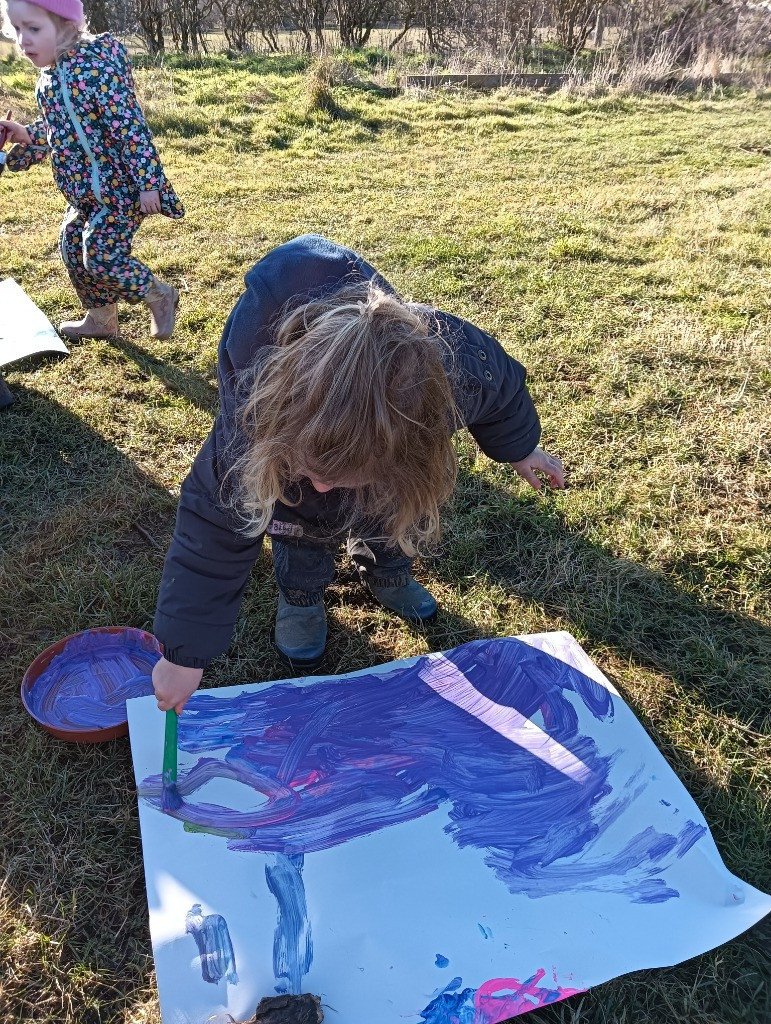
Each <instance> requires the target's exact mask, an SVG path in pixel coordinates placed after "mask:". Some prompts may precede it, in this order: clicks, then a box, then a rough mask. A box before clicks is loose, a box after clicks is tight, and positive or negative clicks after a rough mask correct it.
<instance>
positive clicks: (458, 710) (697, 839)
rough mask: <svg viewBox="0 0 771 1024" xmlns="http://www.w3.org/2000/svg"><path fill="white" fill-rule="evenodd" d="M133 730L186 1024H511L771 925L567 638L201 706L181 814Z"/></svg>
mask: <svg viewBox="0 0 771 1024" xmlns="http://www.w3.org/2000/svg"><path fill="white" fill-rule="evenodd" d="M129 712H130V715H129V721H130V726H131V738H132V751H133V754H134V761H135V767H136V774H137V782H138V786H139V796H140V819H141V825H142V834H143V846H144V855H145V867H146V875H147V881H148V898H149V905H150V920H151V930H152V935H153V945H154V953H155V958H156V967H157V974H158V981H159V989H160V995H161V1008H162V1013H163V1015H164V1021H166V1020H169V1021H175V1022H179V1021H190V1022H191V1024H198V1022H203V1021H205V1020H215V1021H216V1020H217V1019H218V1017H217V1015H218V1014H220V1015H221V1017H220V1019H221V1020H222V1021H225V1020H228V1019H235V1020H246V1019H248V1018H249V1017H250V1016H253V1015H254V1010H255V1007H256V1005H257V1003H258V1002H259V1000H260V998H262V997H264V996H266V995H274V994H276V993H300V992H314V993H315V994H317V995H319V996H321V999H322V1004H323V1005H326V1006H327V1007H328V1008H329V1010H330V1014H331V1013H332V1011H334V1015H333V1019H335V1020H337V1021H338V1022H339V1024H360V1022H361V1020H362V1019H365V1018H364V1017H363V1016H362V1013H363V1008H364V1007H366V1011H367V1012H366V1019H367V1021H368V1024H390V1022H394V1024H396V1022H397V1021H405V1020H406V1021H414V1022H415V1024H420V1022H426V1024H445V1022H446V1024H498V1022H500V1021H504V1020H508V1019H509V1018H511V1017H516V1016H518V1015H521V1014H523V1013H526V1012H528V1011H529V1010H532V1009H535V1008H537V1007H539V1006H543V1005H545V1004H547V1003H551V1002H556V1001H558V1000H560V999H564V998H566V997H568V996H570V995H573V994H575V993H578V992H581V991H583V990H585V989H586V988H588V987H590V986H591V985H594V984H597V983H599V982H601V981H603V980H607V979H608V978H610V977H614V976H616V975H618V974H622V973H625V972H626V971H630V970H634V969H637V968H641V967H649V966H661V965H664V964H668V963H675V962H677V961H679V960H682V959H685V958H686V957H689V956H692V955H695V954H696V953H698V952H701V951H703V950H705V949H708V948H711V947H712V946H714V945H716V944H718V943H720V942H722V941H725V940H726V939H728V938H730V937H731V936H733V935H735V934H737V933H738V932H740V931H742V930H743V929H745V928H746V927H748V926H749V925H750V924H752V923H754V921H756V920H758V919H759V918H760V917H761V916H763V914H764V913H766V912H768V910H769V909H771V900H769V899H768V898H767V897H765V896H764V895H763V894H761V893H758V892H757V891H756V890H754V889H752V888H751V887H749V886H747V885H745V884H744V883H742V882H741V881H740V880H738V879H736V878H735V877H734V876H733V875H731V874H730V873H729V872H728V871H727V870H726V869H725V867H724V866H723V864H722V861H721V860H720V857H719V854H718V852H717V850H716V848H715V845H714V842H713V841H712V838H711V836H710V834H709V831H708V829H707V826H706V823H705V822H704V819H703V818H702V816H701V814H700V813H699V811H698V808H697V807H696V806H695V804H694V803H693V801H692V800H691V799H690V797H689V796H688V794H687V792H686V791H685V790H684V788H683V787H682V785H681V784H680V782H679V781H678V780H677V778H676V777H675V775H674V774H673V773H672V771H671V769H670V768H669V767H668V765H667V764H666V762H665V761H664V759H663V758H662V757H661V755H660V754H659V753H658V751H657V750H656V748H655V747H654V745H653V744H652V743H651V741H650V739H649V738H648V736H647V735H646V733H645V732H644V730H643V729H642V728H641V726H640V725H639V723H638V722H637V721H636V719H635V718H634V716H633V715H632V713H631V711H630V710H629V708H628V707H627V706H626V705H625V704H624V702H623V701H622V700H621V698H620V697H619V695H618V694H617V693H616V692H615V690H614V689H613V688H612V686H611V685H610V684H609V683H608V682H607V680H605V679H604V678H603V677H602V675H601V674H600V673H599V671H598V670H597V669H596V667H595V666H593V665H592V663H591V662H590V661H589V659H588V658H587V657H586V655H585V654H584V653H583V651H582V650H581V648H580V647H579V646H578V644H577V643H576V642H575V641H574V640H573V639H572V637H570V636H569V635H568V634H564V633H558V634H543V635H540V636H537V637H529V638H527V642H525V641H523V640H519V639H514V638H508V639H498V640H483V641H476V642H474V643H470V644H466V645H464V646H463V647H459V648H457V649H455V650H453V651H448V652H445V653H443V654H432V655H427V656H425V657H422V658H419V659H416V660H413V661H411V662H406V663H393V664H391V665H385V666H381V667H379V668H378V669H377V670H371V671H368V672H363V673H354V674H351V675H348V676H338V677H326V678H308V679H299V680H289V681H285V682H278V683H271V684H266V685H259V684H253V685H251V686H246V687H229V688H226V689H221V690H216V691H211V692H208V693H207V692H199V693H198V694H196V695H195V696H194V697H193V698H192V699H191V701H190V702H189V704H188V706H187V708H186V710H185V712H184V713H183V715H182V716H181V717H180V721H179V746H180V771H179V778H178V790H179V794H180V796H181V798H182V799H181V802H180V805H179V806H178V807H176V808H175V809H174V810H173V811H171V812H170V813H164V812H163V811H162V809H161V808H162V800H161V796H162V779H161V776H160V773H159V771H158V769H159V766H160V764H159V763H160V761H161V760H162V747H163V741H162V733H163V716H162V715H161V714H160V713H158V712H157V710H156V709H155V705H154V702H152V701H151V700H150V701H148V700H147V699H140V700H135V701H131V702H130V703H129ZM191 907H192V909H191ZM191 936H192V938H193V939H194V940H195V944H197V946H198V955H197V956H196V955H195V954H196V950H195V948H194V944H193V943H192V942H191ZM236 963H238V965H239V969H238V973H236ZM239 979H240V980H239ZM220 982H221V983H220Z"/></svg>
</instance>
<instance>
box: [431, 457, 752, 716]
mask: <svg viewBox="0 0 771 1024" xmlns="http://www.w3.org/2000/svg"><path fill="white" fill-rule="evenodd" d="M450 519H451V522H450V524H449V529H448V541H447V544H446V549H447V553H446V556H445V557H443V558H441V559H437V560H436V561H435V562H434V563H432V571H433V572H434V573H435V574H436V575H437V576H438V577H439V578H440V579H443V580H444V581H445V582H447V583H452V584H453V585H456V584H457V583H458V582H459V581H463V580H468V579H469V577H477V578H478V577H484V578H486V579H487V580H488V581H489V582H491V583H494V584H498V585H499V586H501V587H502V588H503V589H504V590H507V591H510V592H513V593H514V594H516V595H517V596H518V597H520V598H524V599H526V600H530V601H533V602H536V603H537V604H539V605H540V606H542V607H543V608H544V609H546V610H547V611H549V612H552V613H554V614H556V615H557V616H559V617H560V619H562V620H563V621H565V620H568V628H570V624H571V623H572V624H573V626H574V627H575V628H576V629H577V630H578V632H579V633H580V634H581V635H583V636H587V637H589V639H590V641H591V643H592V644H593V645H594V646H596V647H600V648H602V647H606V648H610V649H612V650H614V651H615V652H617V654H618V655H619V656H620V657H621V658H622V659H624V660H629V659H630V658H631V659H635V660H637V661H639V662H640V663H641V664H642V665H644V666H647V667H649V668H652V669H654V670H655V671H657V672H661V673H664V674H666V675H667V676H670V677H671V678H672V679H673V680H674V681H675V682H676V683H679V684H680V685H681V686H682V687H683V689H684V690H685V691H688V692H691V693H693V694H694V695H695V696H697V697H698V699H699V700H700V701H702V702H703V703H704V705H705V706H706V707H708V708H710V709H712V710H713V711H715V712H723V713H727V714H730V715H733V716H735V717H736V718H737V719H738V720H739V721H741V722H742V723H744V725H746V726H747V727H748V728H750V729H753V730H756V731H759V732H769V731H771V730H770V729H769V726H770V725H771V718H770V710H769V697H770V696H771V629H769V627H767V626H765V625H764V624H763V623H761V622H760V621H758V620H757V619H754V618H752V617H750V616H748V615H742V614H740V613H738V612H735V611H729V610H726V609H724V608H721V607H719V606H718V605H715V604H711V603H709V602H708V601H705V600H703V599H701V598H700V597H699V596H698V594H695V593H691V592H688V591H686V590H684V589H681V588H680V587H678V586H677V585H676V584H675V583H673V582H672V581H671V580H669V579H668V578H667V577H665V576H663V575H662V574H660V573H657V572H654V571H652V570H650V569H647V568H646V567H645V566H643V565H640V564H638V563H636V562H632V561H629V560H628V559H624V558H618V557H616V556H614V555H613V554H612V553H611V552H609V551H607V550H606V549H604V548H602V547H600V546H598V545H596V544H593V543H591V542H590V541H587V540H586V539H585V538H583V537H581V536H580V535H579V534H577V533H575V532H574V531H572V530H570V529H569V528H568V527H567V526H565V524H564V523H563V521H562V519H561V517H560V515H559V513H558V511H557V510H556V509H555V507H554V505H553V504H552V503H551V502H550V500H549V496H548V495H543V496H538V495H535V494H533V495H532V496H528V497H527V498H516V497H513V496H512V495H510V494H508V493H507V492H505V491H502V490H499V489H497V488H495V487H494V486H491V485H489V484H487V483H485V482H484V481H482V480H480V478H479V477H478V476H475V475H472V474H469V473H467V472H461V474H460V477H459V484H458V489H457V492H456V499H455V504H454V511H453V514H452V516H451V517H450ZM716 557H717V556H716ZM688 573H689V575H690V578H691V580H694V567H693V566H692V565H689V566H688ZM471 585H473V582H472V584H471Z"/></svg>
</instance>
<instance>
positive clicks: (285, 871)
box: [265, 854, 313, 996]
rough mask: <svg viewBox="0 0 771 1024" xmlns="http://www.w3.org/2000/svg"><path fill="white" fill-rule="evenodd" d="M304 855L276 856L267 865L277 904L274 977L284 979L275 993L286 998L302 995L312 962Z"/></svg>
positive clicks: (267, 872)
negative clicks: (304, 977)
mask: <svg viewBox="0 0 771 1024" xmlns="http://www.w3.org/2000/svg"><path fill="white" fill-rule="evenodd" d="M304 860H305V858H304V857H303V856H302V854H299V855H294V856H290V857H285V856H283V855H282V854H276V855H275V857H273V858H272V861H273V862H272V863H271V864H266V865H265V878H266V880H267V882H268V888H269V889H270V891H271V892H272V893H273V895H274V896H275V897H276V902H277V903H278V924H277V925H276V932H275V935H274V938H273V973H274V975H275V977H276V978H283V979H285V980H284V982H283V983H279V984H277V985H276V991H277V992H280V993H282V994H283V993H286V994H287V995H293V996H294V995H300V994H301V993H302V979H303V976H304V975H306V974H307V973H308V971H309V970H310V966H311V963H312V961H313V943H312V940H311V928H310V922H309V920H308V908H307V905H306V901H305V884H304V883H303V879H302V870H303V863H304Z"/></svg>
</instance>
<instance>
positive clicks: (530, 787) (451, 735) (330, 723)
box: [140, 639, 706, 962]
mask: <svg viewBox="0 0 771 1024" xmlns="http://www.w3.org/2000/svg"><path fill="white" fill-rule="evenodd" d="M446 657H447V658H448V659H449V660H450V661H451V662H453V663H454V664H455V666H456V667H457V669H458V671H459V672H462V673H463V675H464V676H465V677H466V679H467V680H469V681H470V682H471V683H472V684H473V685H474V686H475V687H476V688H477V689H478V690H479V691H480V692H481V693H483V694H484V695H485V696H486V697H488V698H489V699H490V700H492V701H495V702H496V703H498V704H502V705H504V706H507V707H511V708H514V709H515V710H516V711H518V712H519V713H520V714H522V715H524V716H526V717H527V718H533V717H535V716H539V721H541V720H542V721H543V723H544V728H545V730H546V731H547V732H548V734H549V735H550V736H551V737H552V738H553V739H555V740H556V741H557V742H558V743H559V744H561V745H562V746H563V747H564V748H565V749H566V750H568V751H570V753H571V754H572V755H574V756H575V757H576V758H578V759H580V761H582V762H583V763H584V764H585V765H586V766H587V767H588V769H589V771H590V774H589V777H588V778H587V780H586V781H583V782H580V783H579V782H577V781H575V780H574V779H572V778H570V777H568V776H566V775H565V774H563V773H562V772H560V771H558V770H556V769H555V768H554V767H552V766H551V765H550V764H547V763H544V762H543V761H541V760H538V759H537V758H536V757H534V756H533V755H532V754H531V753H529V752H528V751H527V750H526V749H523V748H522V747H520V746H518V745H517V744H516V743H512V742H511V741H509V740H508V739H506V738H504V737H503V736H501V735H499V734H498V733H496V732H495V731H494V730H493V729H491V728H489V727H488V726H487V725H485V724H483V723H482V722H480V721H479V720H477V719H475V718H474V717H472V716H471V715H469V714H467V713H466V712H465V711H463V710H462V709H461V708H459V707H457V706H455V704H453V703H451V702H450V701H447V700H445V699H443V698H442V697H440V696H438V695H437V694H436V693H435V692H434V691H433V690H432V688H431V687H430V686H428V685H426V684H425V683H423V682H422V680H421V679H420V676H419V672H420V670H421V667H422V666H423V665H425V664H426V660H425V659H419V660H418V662H417V663H416V664H415V665H413V666H410V667H407V668H399V669H394V670H392V671H391V672H389V673H388V674H387V675H386V676H385V677H384V676H382V675H377V674H368V675H363V676H358V677H355V678H352V679H348V680H337V681H334V682H328V683H327V682H317V683H313V684H308V685H281V684H279V685H275V686H272V687H270V688H266V689H264V690H258V691H256V692H248V693H243V694H241V695H239V696H237V697H235V698H221V697H217V696H216V695H214V694H198V695H196V696H194V697H193V698H192V699H191V700H190V702H189V703H188V705H187V709H186V713H185V715H184V716H183V718H182V719H181V720H180V738H179V742H180V747H181V748H182V749H183V750H186V751H188V752H195V751H200V752H205V751H210V750H212V749H215V748H224V749H225V753H224V758H223V759H220V758H211V757H202V758H201V759H200V760H199V761H198V762H197V763H196V764H195V765H194V766H193V767H192V768H191V769H189V770H188V771H187V772H186V773H185V774H184V776H182V777H180V779H179V780H178V789H179V792H180V794H181V795H182V797H183V800H184V803H183V805H182V807H181V808H180V809H179V810H177V811H175V812H173V813H174V816H176V817H178V818H180V819H181V820H183V821H185V822H188V823H190V824H192V825H197V826H204V827H206V826H209V827H214V828H220V829H228V830H231V832H230V834H231V838H229V839H228V846H229V847H230V848H231V849H233V850H239V851H245V852H265V853H275V854H283V855H284V856H287V857H293V856H295V855H299V854H304V853H309V852H313V851H316V850H324V849H328V848H330V847H332V846H335V845H337V844H339V843H344V842H347V841H349V840H350V839H353V838H355V837H357V836H364V835H368V834H371V833H373V832H375V831H377V830H379V829H382V828H386V827H389V826H391V825H395V824H399V823H401V822H404V821H409V820H413V819H415V818H417V817H420V816H422V815H424V814H429V813H431V812H433V811H435V810H437V809H438V808H439V807H440V806H444V807H446V808H447V815H448V817H449V823H448V824H447V825H446V826H445V832H446V833H447V834H448V835H449V836H450V837H451V838H452V840H453V841H454V842H455V843H457V844H458V846H460V847H466V846H470V847H474V848H476V849H480V850H482V851H484V856H485V862H486V863H487V865H488V866H489V867H490V868H491V869H492V870H493V871H494V872H495V874H496V875H497V876H498V878H499V879H501V881H503V882H504V883H505V884H506V885H507V886H508V888H509V889H510V890H511V891H512V892H515V893H523V894H526V895H528V896H531V897H533V898H536V897H540V896H545V895H549V894H552V893H560V892H564V891H575V890H580V889H583V890H598V891H603V892H617V893H621V894H626V895H627V897H628V898H629V899H630V900H632V901H634V902H640V901H643V902H652V901H654V900H659V899H672V898H675V897H676V896H677V893H676V891H675V890H674V889H671V888H669V887H667V886H666V885H664V886H663V887H662V886H661V885H659V884H658V881H660V879H661V875H662V874H663V872H664V871H665V870H666V868H667V867H668V865H670V864H672V863H673V862H674V861H675V860H677V859H678V858H680V857H682V856H683V855H684V853H685V852H686V851H687V850H688V849H690V847H691V846H692V845H693V843H694V842H696V841H698V839H699V838H700V837H701V836H702V835H704V834H705V832H706V829H705V828H704V826H702V825H698V824H696V823H694V822H690V821H689V822H686V823H685V824H684V826H683V827H682V828H681V829H680V831H679V832H677V833H669V832H665V833H662V832H658V831H657V830H656V829H654V828H652V827H647V828H644V829H642V830H641V831H640V832H638V833H637V834H636V835H634V836H632V837H631V838H630V839H629V840H628V841H627V843H626V845H625V846H624V847H623V848H622V849H621V850H615V851H613V850H611V851H607V852H602V853H598V852H595V851H596V850H597V849H598V848H599V847H601V846H602V845H603V844H602V842H601V839H602V836H603V834H604V833H605V831H606V830H607V829H608V828H609V827H610V825H612V824H613V823H614V822H615V821H616V820H618V819H619V817H621V815H623V814H624V812H625V811H626V810H627V808H628V807H629V806H630V805H631V803H632V802H633V801H634V800H635V798H636V797H637V796H639V795H640V793H641V792H642V791H643V790H644V788H645V786H646V785H647V782H646V781H645V780H644V779H642V778H641V777H640V775H639V773H638V775H637V776H634V775H633V776H631V777H630V778H628V779H627V781H626V783H625V784H624V785H623V786H622V787H620V788H617V790H616V791H615V792H611V787H610V784H609V782H608V777H609V772H610V768H611V765H612V763H613V757H612V755H610V756H609V755H602V754H601V753H600V751H599V749H598V747H597V745H596V743H595V741H594V739H593V738H592V737H591V735H588V734H587V733H585V732H582V731H581V729H580V727H579V716H578V713H577V711H576V708H575V707H574V704H573V701H576V700H578V701H579V702H580V704H582V705H583V707H584V708H586V710H587V711H588V712H589V713H590V714H591V716H592V717H593V718H595V719H596V720H598V721H602V720H608V719H610V718H612V716H613V695H612V694H611V693H610V692H609V691H608V690H607V689H605V687H603V686H601V685H600V684H598V683H597V682H595V681H594V680H593V679H590V678H589V677H588V676H585V675H584V674H583V673H581V672H579V671H578V670H576V669H574V668H573V667H572V666H570V665H568V664H566V663H565V662H563V661H560V660H558V659H557V658H554V657H551V656H550V655H548V654H545V653H544V652H542V651H539V650H537V649H536V648H534V647H531V646H529V645H528V644H525V643H522V642H520V641H517V640H513V639H506V640H482V641H476V642H474V643H470V644H466V645H464V646H463V647H460V648H457V649H456V650H454V651H451V652H448V654H447V655H446ZM213 778H227V779H233V780H236V781H239V782H241V783H243V784H244V785H245V786H248V787H251V788H252V789H253V790H256V791H257V792H258V793H260V794H262V795H263V797H264V798H265V799H264V801H263V802H262V803H261V804H260V805H259V806H257V807H256V808H255V809H253V810H250V811H238V810H235V809H231V808H226V807H221V806H216V805H211V804H205V803H201V804H196V803H193V802H192V801H191V800H190V799H189V798H190V796H191V794H193V793H194V792H195V791H196V790H197V789H198V788H199V787H200V786H202V785H204V784H205V783H206V782H207V781H209V780H210V779H213ZM140 794H141V795H142V796H143V797H144V798H145V799H146V800H148V801H149V802H150V803H152V804H154V805H155V806H158V805H159V798H160V794H161V787H160V780H159V778H158V777H157V776H155V777H152V778H149V779H146V780H145V781H144V783H143V785H142V786H141V787H140ZM579 855H580V856H579ZM657 880H658V881H657ZM298 956H299V958H300V962H302V957H303V954H302V953H300V954H298Z"/></svg>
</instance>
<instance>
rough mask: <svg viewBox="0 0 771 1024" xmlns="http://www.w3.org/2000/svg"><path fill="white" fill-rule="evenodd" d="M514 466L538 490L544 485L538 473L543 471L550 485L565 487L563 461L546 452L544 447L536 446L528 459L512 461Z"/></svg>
mask: <svg viewBox="0 0 771 1024" xmlns="http://www.w3.org/2000/svg"><path fill="white" fill-rule="evenodd" d="M512 466H513V467H514V469H515V470H516V472H517V473H518V474H519V475H520V476H521V477H522V479H523V480H527V482H528V483H529V484H530V486H531V487H534V488H535V489H536V491H538V490H540V489H541V487H542V486H543V485H542V484H541V481H540V480H539V479H538V477H537V476H536V473H543V475H544V476H545V477H546V479H547V480H548V481H549V487H558V488H560V489H564V487H565V469H564V467H563V465H562V463H561V462H560V460H559V459H558V458H555V456H554V455H549V453H548V452H545V451H544V450H543V448H535V449H534V450H533V451H532V452H530V454H529V455H528V457H527V458H526V459H521V460H520V461H519V462H512Z"/></svg>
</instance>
